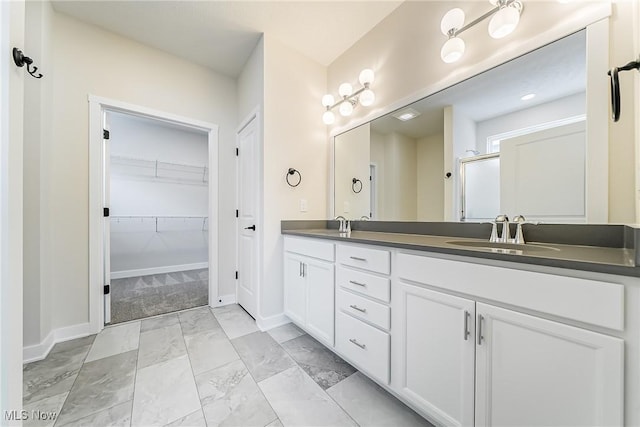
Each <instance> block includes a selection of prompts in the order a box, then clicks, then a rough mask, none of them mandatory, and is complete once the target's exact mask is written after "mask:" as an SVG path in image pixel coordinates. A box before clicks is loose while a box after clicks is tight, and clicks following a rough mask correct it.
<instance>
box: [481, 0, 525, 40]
mask: <svg viewBox="0 0 640 427" xmlns="http://www.w3.org/2000/svg"><path fill="white" fill-rule="evenodd" d="M518 22H520V12H519V11H518V9H516V8H515V7H510V6H507V7H503V8H502V9H500V10H499V11H497V12H496V14H495V15H493V16H492V17H491V20H490V21H489V35H490V36H491V37H493V38H494V39H501V38H503V37H505V36H508V35H509V34H511V33H512V32H513V30H515V29H516V27H517V26H518Z"/></svg>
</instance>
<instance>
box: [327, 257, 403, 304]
mask: <svg viewBox="0 0 640 427" xmlns="http://www.w3.org/2000/svg"><path fill="white" fill-rule="evenodd" d="M336 280H337V284H338V285H339V286H342V287H343V288H346V289H350V290H352V291H355V292H359V293H361V294H364V295H368V296H370V297H373V298H376V299H379V300H381V301H384V302H389V301H390V299H391V280H390V279H388V278H386V277H380V276H374V275H373V274H369V273H364V272H362V271H358V270H353V269H351V268H347V267H344V266H342V265H339V266H338V273H337V274H336Z"/></svg>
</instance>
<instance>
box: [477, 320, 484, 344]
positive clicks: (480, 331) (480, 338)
mask: <svg viewBox="0 0 640 427" xmlns="http://www.w3.org/2000/svg"><path fill="white" fill-rule="evenodd" d="M483 321H484V316H482V314H478V345H482V340H483V339H484V336H483V335H482V322H483Z"/></svg>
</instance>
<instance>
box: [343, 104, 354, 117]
mask: <svg viewBox="0 0 640 427" xmlns="http://www.w3.org/2000/svg"><path fill="white" fill-rule="evenodd" d="M351 113H353V105H351V102H349V101H344V102H343V103H342V104H340V114H341V115H343V116H345V117H346V116H350V115H351Z"/></svg>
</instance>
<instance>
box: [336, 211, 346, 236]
mask: <svg viewBox="0 0 640 427" xmlns="http://www.w3.org/2000/svg"><path fill="white" fill-rule="evenodd" d="M336 221H340V226H339V227H338V232H340V233H346V232H347V224H346V222H347V218H345V217H343V216H342V215H338V216H337V217H336Z"/></svg>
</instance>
